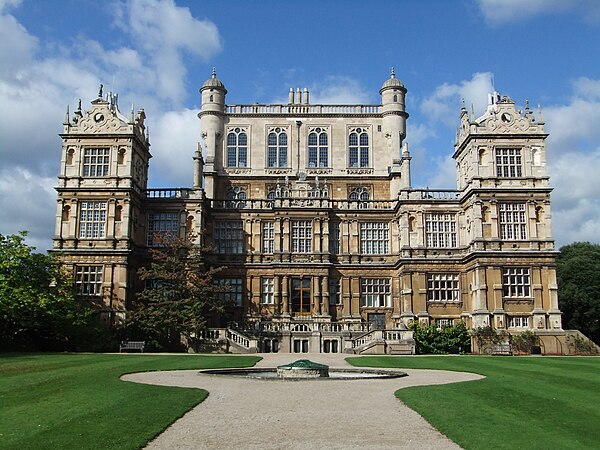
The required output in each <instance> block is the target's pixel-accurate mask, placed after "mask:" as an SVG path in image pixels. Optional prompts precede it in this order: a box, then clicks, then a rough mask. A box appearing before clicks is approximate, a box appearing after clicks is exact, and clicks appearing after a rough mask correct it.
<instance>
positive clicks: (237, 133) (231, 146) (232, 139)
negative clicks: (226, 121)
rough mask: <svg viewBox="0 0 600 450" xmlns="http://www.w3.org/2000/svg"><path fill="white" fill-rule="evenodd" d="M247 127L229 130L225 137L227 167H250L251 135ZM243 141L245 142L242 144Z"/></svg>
mask: <svg viewBox="0 0 600 450" xmlns="http://www.w3.org/2000/svg"><path fill="white" fill-rule="evenodd" d="M248 130H249V127H247V126H235V127H229V128H227V134H226V135H225V139H226V140H225V144H226V145H225V167H231V168H234V167H241V168H248V167H250V161H249V159H250V137H249V136H250V133H249V131H248ZM240 140H242V141H243V142H240Z"/></svg>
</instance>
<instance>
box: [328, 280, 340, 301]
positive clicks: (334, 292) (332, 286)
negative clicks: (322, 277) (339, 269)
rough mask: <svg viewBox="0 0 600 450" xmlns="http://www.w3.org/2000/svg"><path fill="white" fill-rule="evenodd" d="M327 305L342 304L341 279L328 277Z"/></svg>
mask: <svg viewBox="0 0 600 450" xmlns="http://www.w3.org/2000/svg"><path fill="white" fill-rule="evenodd" d="M328 287H329V306H339V305H341V304H342V279H341V278H330V279H329V286H328Z"/></svg>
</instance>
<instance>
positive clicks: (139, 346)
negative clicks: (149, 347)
mask: <svg viewBox="0 0 600 450" xmlns="http://www.w3.org/2000/svg"><path fill="white" fill-rule="evenodd" d="M144 345H146V341H122V342H121V343H120V344H119V353H121V352H122V351H123V350H139V351H140V352H141V353H144Z"/></svg>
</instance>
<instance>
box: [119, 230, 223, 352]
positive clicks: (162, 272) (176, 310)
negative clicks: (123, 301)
mask: <svg viewBox="0 0 600 450" xmlns="http://www.w3.org/2000/svg"><path fill="white" fill-rule="evenodd" d="M154 240H155V242H156V243H157V247H156V248H152V249H150V256H151V262H150V265H149V266H148V267H143V268H141V269H140V270H139V271H138V275H139V277H140V279H141V280H142V281H144V283H145V288H144V289H143V290H142V291H141V292H140V293H139V294H138V295H137V298H136V301H135V307H134V310H133V312H132V313H131V314H130V316H129V321H128V322H129V326H130V327H132V328H133V329H136V328H137V329H139V330H140V331H141V333H143V335H144V336H145V337H146V338H147V339H149V340H151V341H152V340H154V345H155V346H157V347H159V348H160V347H162V348H167V349H170V350H175V349H178V347H180V336H181V335H183V336H184V337H185V338H186V340H187V342H188V343H189V344H192V345H194V346H195V345H196V344H197V342H198V336H200V335H201V333H202V331H204V330H205V329H206V328H207V319H208V317H209V315H210V314H211V313H218V312H223V311H224V309H225V306H226V304H225V302H224V301H222V300H221V299H220V298H219V296H218V295H217V294H218V292H221V291H223V290H224V287H222V286H217V285H215V284H214V283H213V277H214V274H215V273H216V272H218V271H219V269H215V268H206V266H205V265H204V263H203V259H202V256H201V255H202V250H201V248H199V247H198V246H196V245H194V244H193V242H192V239H191V237H188V238H179V237H173V236H168V235H163V236H160V235H157V236H156V237H155V238H154Z"/></svg>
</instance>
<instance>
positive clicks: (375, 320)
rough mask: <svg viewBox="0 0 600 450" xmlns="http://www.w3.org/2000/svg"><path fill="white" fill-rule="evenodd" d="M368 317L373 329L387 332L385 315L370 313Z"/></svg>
mask: <svg viewBox="0 0 600 450" xmlns="http://www.w3.org/2000/svg"><path fill="white" fill-rule="evenodd" d="M367 317H368V320H369V323H370V324H371V328H372V329H375V330H385V313H369V315H368V316H367Z"/></svg>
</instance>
